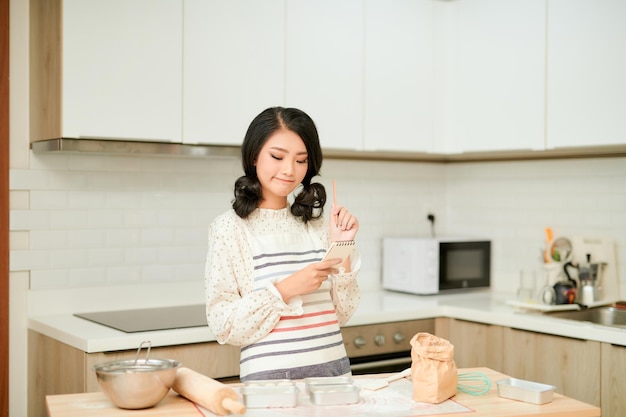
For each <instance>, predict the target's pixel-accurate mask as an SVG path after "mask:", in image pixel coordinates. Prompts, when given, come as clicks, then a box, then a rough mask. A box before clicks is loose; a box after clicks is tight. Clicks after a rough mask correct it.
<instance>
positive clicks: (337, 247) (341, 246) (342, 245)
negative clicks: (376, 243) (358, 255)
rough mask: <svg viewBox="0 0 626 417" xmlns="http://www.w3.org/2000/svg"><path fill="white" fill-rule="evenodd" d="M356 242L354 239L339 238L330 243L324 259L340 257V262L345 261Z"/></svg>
mask: <svg viewBox="0 0 626 417" xmlns="http://www.w3.org/2000/svg"><path fill="white" fill-rule="evenodd" d="M355 245H356V242H355V241H354V240H339V241H335V242H333V243H331V244H330V247H329V248H328V251H326V255H324V259H322V261H325V260H327V259H341V262H343V261H345V260H346V258H347V257H348V256H350V254H351V253H352V251H353V250H354V246H355Z"/></svg>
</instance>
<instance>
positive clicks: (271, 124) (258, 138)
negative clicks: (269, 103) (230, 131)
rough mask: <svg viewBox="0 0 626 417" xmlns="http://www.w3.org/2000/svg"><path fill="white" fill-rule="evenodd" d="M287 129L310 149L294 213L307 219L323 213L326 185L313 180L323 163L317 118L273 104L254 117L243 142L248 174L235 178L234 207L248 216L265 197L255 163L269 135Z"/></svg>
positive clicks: (242, 147)
mask: <svg viewBox="0 0 626 417" xmlns="http://www.w3.org/2000/svg"><path fill="white" fill-rule="evenodd" d="M280 129H287V130H290V131H292V132H294V133H295V134H297V135H298V136H300V138H301V139H302V141H303V142H304V145H305V146H306V151H307V154H308V156H307V160H308V169H307V173H306V175H305V176H304V179H303V180H302V190H301V191H300V192H299V193H298V194H297V195H296V197H295V200H294V202H293V204H292V205H291V213H292V214H293V215H294V216H297V217H300V218H301V219H302V220H303V221H304V222H305V223H306V222H308V221H309V220H311V219H314V218H318V217H320V216H321V215H322V212H323V208H324V204H325V203H326V189H325V188H324V186H323V185H322V184H320V183H311V180H312V179H313V177H315V176H316V175H319V173H320V169H321V167H322V148H321V146H320V141H319V136H318V134H317V128H316V127H315V123H314V122H313V120H312V119H311V118H310V117H309V115H307V114H306V113H305V112H303V111H302V110H298V109H295V108H284V107H270V108H269V109H266V110H263V111H262V112H261V113H260V114H259V115H258V116H257V117H255V118H254V120H252V122H251V123H250V126H249V127H248V131H247V132H246V136H245V138H244V140H243V144H242V145H241V163H242V165H243V172H244V174H245V175H244V176H242V177H239V178H238V179H237V181H235V199H234V200H233V209H234V210H235V213H237V215H238V216H239V217H241V218H246V217H248V216H249V215H250V213H252V212H253V211H254V210H255V209H256V208H257V207H258V205H259V203H260V202H261V201H262V200H263V195H262V189H261V183H260V182H259V178H258V177H257V175H256V167H255V163H256V160H257V158H258V156H259V153H260V152H261V148H262V147H263V145H265V142H266V141H267V139H268V138H269V137H270V136H271V135H272V134H273V133H274V132H276V131H278V130H280Z"/></svg>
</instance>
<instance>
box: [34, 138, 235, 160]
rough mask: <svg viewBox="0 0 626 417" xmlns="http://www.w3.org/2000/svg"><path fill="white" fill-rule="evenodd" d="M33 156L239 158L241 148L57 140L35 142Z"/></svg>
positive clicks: (161, 143) (73, 139)
mask: <svg viewBox="0 0 626 417" xmlns="http://www.w3.org/2000/svg"><path fill="white" fill-rule="evenodd" d="M30 147H31V149H32V150H33V152H34V153H49V152H61V153H100V154H110V155H152V156H193V157H222V158H240V156H241V148H240V147H239V146H220V145H188V144H183V143H169V142H149V141H136V140H134V141H133V140H109V139H84V138H81V139H75V138H58V139H48V140H42V141H38V142H32V143H31V145H30Z"/></svg>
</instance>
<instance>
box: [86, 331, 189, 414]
mask: <svg viewBox="0 0 626 417" xmlns="http://www.w3.org/2000/svg"><path fill="white" fill-rule="evenodd" d="M146 344H147V345H148V350H147V353H146V358H145V359H139V353H140V351H141V348H142V347H143V346H144V345H146ZM150 346H151V344H150V342H149V341H144V342H142V343H141V344H140V345H139V348H138V349H137V355H136V356H135V359H134V360H133V359H130V360H121V361H111V362H104V363H100V364H96V365H94V370H95V371H96V378H97V380H98V384H99V385H100V388H101V389H102V391H103V392H104V394H105V395H106V396H107V397H108V398H109V400H111V402H112V403H113V404H115V406H117V407H119V408H126V409H130V410H136V409H141V408H149V407H153V406H155V405H156V404H158V403H159V402H160V401H161V400H162V399H163V398H164V397H165V396H166V395H167V393H168V392H169V390H170V387H171V386H172V383H173V382H174V378H175V376H176V369H177V368H178V367H179V366H180V362H178V361H175V360H170V359H149V355H150Z"/></svg>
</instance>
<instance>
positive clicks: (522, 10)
mask: <svg viewBox="0 0 626 417" xmlns="http://www.w3.org/2000/svg"><path fill="white" fill-rule="evenodd" d="M443 5H444V6H445V7H447V8H449V9H450V10H448V11H447V13H448V14H449V15H448V19H449V20H450V21H452V22H454V23H453V24H451V25H450V27H449V30H448V31H447V32H446V33H445V36H448V37H452V39H454V40H453V41H450V42H449V45H450V48H453V49H451V50H450V52H449V54H448V60H449V62H447V63H446V64H447V65H446V66H447V67H449V69H448V71H449V73H448V76H449V77H450V78H449V79H448V80H447V82H446V85H447V87H446V88H449V89H450V91H451V92H450V94H451V99H449V100H448V101H447V103H446V104H445V107H444V117H445V118H446V121H447V129H446V130H445V131H444V136H443V137H444V141H445V144H446V150H447V151H448V152H468V151H494V150H517V149H534V150H537V149H543V148H544V146H545V143H544V137H545V133H544V126H545V67H546V60H545V27H546V10H545V9H546V6H545V0H508V1H501V0H480V1H454V2H445V3H443ZM441 69H442V70H445V67H444V68H441ZM444 91H445V90H444Z"/></svg>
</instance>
